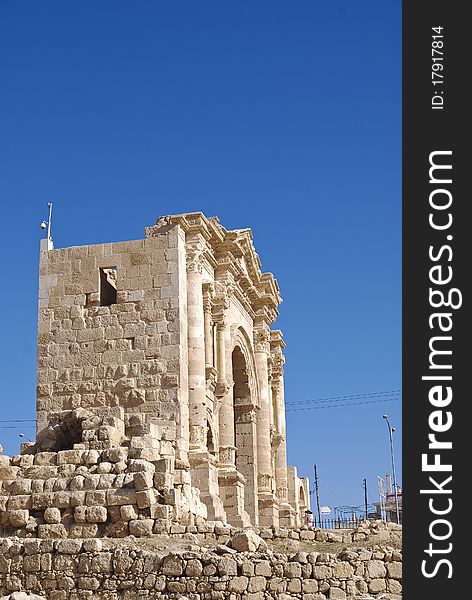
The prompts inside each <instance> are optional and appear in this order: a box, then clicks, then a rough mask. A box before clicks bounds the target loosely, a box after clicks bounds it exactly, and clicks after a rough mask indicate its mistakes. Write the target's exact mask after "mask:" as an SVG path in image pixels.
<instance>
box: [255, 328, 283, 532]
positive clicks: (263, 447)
mask: <svg viewBox="0 0 472 600" xmlns="http://www.w3.org/2000/svg"><path fill="white" fill-rule="evenodd" d="M269 354H270V330H269V325H268V324H267V323H266V322H265V321H260V322H259V323H257V325H256V327H255V329H254V357H255V363H256V377H257V382H258V389H259V408H260V410H259V413H258V415H257V473H258V476H257V488H258V503H259V525H261V526H266V527H270V526H272V525H274V526H278V524H279V517H278V505H277V502H276V498H275V494H274V487H275V486H274V481H273V473H272V460H271V439H270V438H271V436H270V412H271V411H270V403H271V395H270V388H269V369H268V358H269Z"/></svg>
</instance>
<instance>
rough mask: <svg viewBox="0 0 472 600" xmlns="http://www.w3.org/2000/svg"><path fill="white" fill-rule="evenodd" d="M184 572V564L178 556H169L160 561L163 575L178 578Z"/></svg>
mask: <svg viewBox="0 0 472 600" xmlns="http://www.w3.org/2000/svg"><path fill="white" fill-rule="evenodd" d="M183 572H184V562H183V560H182V558H181V557H180V556H175V555H174V554H169V555H168V556H165V557H164V559H163V561H162V566H161V573H162V574H163V575H170V576H173V577H178V576H180V575H182V574H183Z"/></svg>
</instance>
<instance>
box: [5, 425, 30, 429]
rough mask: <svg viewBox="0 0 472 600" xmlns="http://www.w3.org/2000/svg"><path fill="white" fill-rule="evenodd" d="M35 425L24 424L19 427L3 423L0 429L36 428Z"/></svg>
mask: <svg viewBox="0 0 472 600" xmlns="http://www.w3.org/2000/svg"><path fill="white" fill-rule="evenodd" d="M35 428H36V426H35V425H23V427H18V426H15V425H1V426H0V429H35Z"/></svg>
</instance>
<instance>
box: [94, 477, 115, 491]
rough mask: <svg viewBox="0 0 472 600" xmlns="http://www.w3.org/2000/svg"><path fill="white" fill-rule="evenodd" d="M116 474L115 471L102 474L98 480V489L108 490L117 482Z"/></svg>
mask: <svg viewBox="0 0 472 600" xmlns="http://www.w3.org/2000/svg"><path fill="white" fill-rule="evenodd" d="M115 479H116V475H114V474H113V473H106V474H103V475H100V479H99V481H98V485H97V490H108V489H110V488H111V487H113V484H114V482H115Z"/></svg>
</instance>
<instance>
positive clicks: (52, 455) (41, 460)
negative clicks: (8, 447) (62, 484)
mask: <svg viewBox="0 0 472 600" xmlns="http://www.w3.org/2000/svg"><path fill="white" fill-rule="evenodd" d="M56 458H57V453H56V452H38V453H37V454H36V455H35V456H34V461H33V464H35V465H39V466H49V465H55V464H56Z"/></svg>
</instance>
